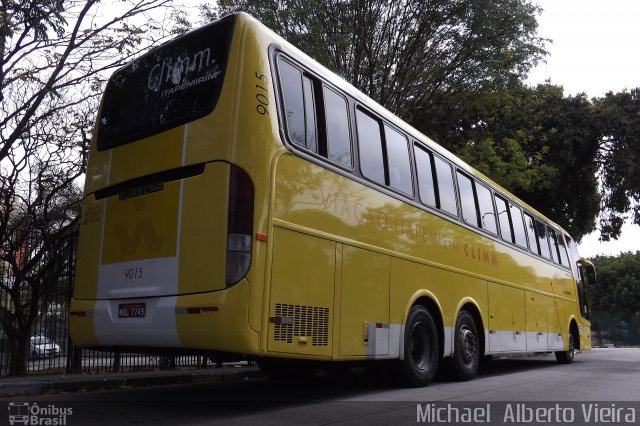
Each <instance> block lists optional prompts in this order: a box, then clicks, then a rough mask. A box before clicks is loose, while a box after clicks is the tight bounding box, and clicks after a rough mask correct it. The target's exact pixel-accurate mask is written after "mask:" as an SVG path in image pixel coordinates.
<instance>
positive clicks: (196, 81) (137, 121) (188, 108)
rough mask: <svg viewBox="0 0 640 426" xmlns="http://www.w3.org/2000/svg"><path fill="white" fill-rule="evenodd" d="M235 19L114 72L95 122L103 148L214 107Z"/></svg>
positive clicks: (170, 45) (220, 85)
mask: <svg viewBox="0 0 640 426" xmlns="http://www.w3.org/2000/svg"><path fill="white" fill-rule="evenodd" d="M233 23H234V18H233V17H232V16H230V17H229V18H227V19H223V20H221V21H218V22H216V23H213V24H210V25H207V26H205V27H202V28H200V29H197V30H195V31H191V32H189V33H187V34H185V35H184V36H182V37H179V38H177V39H175V40H174V41H171V42H169V43H166V44H164V45H162V46H160V47H158V48H156V49H153V50H151V51H150V52H148V53H146V54H145V55H143V56H141V57H140V58H138V59H136V60H134V61H133V62H131V63H129V64H128V65H126V66H125V67H123V68H121V69H119V70H118V71H116V72H115V73H114V74H113V75H112V76H111V78H110V79H109V82H108V83H107V87H106V89H105V94H104V98H103V102H102V109H101V112H100V117H99V120H98V135H97V146H98V150H100V151H102V150H105V149H109V148H114V147H117V146H120V145H124V144H126V143H129V142H132V141H135V140H138V139H141V138H144V137H148V136H151V135H153V134H156V133H159V132H162V131H164V130H167V129H170V128H172V127H176V126H179V125H181V124H184V123H186V122H189V121H192V120H195V119H198V118H201V117H204V116H205V115H207V114H209V113H210V112H211V111H213V109H214V108H215V105H216V102H217V100H218V96H219V94H220V90H221V88H222V80H223V78H224V72H225V68H226V63H227V56H228V51H229V45H230V43H231V35H232V31H233Z"/></svg>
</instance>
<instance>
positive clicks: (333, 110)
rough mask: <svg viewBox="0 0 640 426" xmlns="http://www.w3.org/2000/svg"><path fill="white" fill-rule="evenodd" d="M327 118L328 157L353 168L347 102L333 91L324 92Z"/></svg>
mask: <svg viewBox="0 0 640 426" xmlns="http://www.w3.org/2000/svg"><path fill="white" fill-rule="evenodd" d="M324 108H325V113H326V117H327V156H328V158H329V159H330V160H333V161H336V162H338V163H341V164H344V165H345V166H351V164H352V163H351V140H350V133H349V114H348V112H347V101H346V100H345V99H344V98H343V97H342V96H340V95H338V94H337V93H336V92H334V91H333V90H331V89H328V88H325V90H324Z"/></svg>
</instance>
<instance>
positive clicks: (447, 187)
mask: <svg viewBox="0 0 640 426" xmlns="http://www.w3.org/2000/svg"><path fill="white" fill-rule="evenodd" d="M434 163H435V166H436V178H437V187H438V201H439V203H440V205H439V206H438V207H439V208H440V209H441V210H444V211H445V212H447V213H450V214H452V215H454V216H458V203H457V202H456V190H455V187H454V185H453V174H452V170H451V166H450V165H449V164H448V163H446V162H445V161H444V160H441V159H440V158H438V157H434Z"/></svg>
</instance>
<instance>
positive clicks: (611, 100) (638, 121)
mask: <svg viewBox="0 0 640 426" xmlns="http://www.w3.org/2000/svg"><path fill="white" fill-rule="evenodd" d="M595 108H596V110H597V119H598V126H599V129H600V132H601V134H600V142H601V145H600V152H599V157H598V160H599V163H600V165H601V181H602V190H603V193H604V194H603V195H604V199H603V215H602V216H601V218H600V229H601V235H602V239H604V240H609V238H617V237H618V236H619V235H620V227H621V226H622V223H623V222H624V219H625V218H626V216H627V214H628V213H629V212H631V217H632V219H633V223H635V224H637V225H640V173H638V164H640V88H636V89H633V90H631V91H629V92H627V91H624V92H621V93H616V94H614V93H611V92H610V93H607V94H606V95H605V96H604V97H603V98H601V99H597V100H595Z"/></svg>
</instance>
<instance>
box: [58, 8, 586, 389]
mask: <svg viewBox="0 0 640 426" xmlns="http://www.w3.org/2000/svg"><path fill="white" fill-rule="evenodd" d="M592 272H593V268H592V266H591V265H590V264H589V263H588V262H586V261H583V260H582V261H581V260H580V259H579V257H578V254H577V251H576V245H575V243H574V242H573V240H572V239H571V238H570V237H569V236H568V235H567V233H566V232H565V231H564V230H563V229H561V228H560V227H559V226H558V225H556V224H555V223H553V222H551V221H550V220H549V219H547V218H545V217H544V216H543V215H541V214H540V213H538V212H537V211H536V210H534V209H533V208H531V207H530V206H528V205H526V204H525V203H523V202H522V201H520V200H519V199H517V198H516V197H515V196H513V195H512V194H510V193H509V192H508V191H506V190H505V189H503V188H501V187H500V186H498V185H496V184H495V183H493V182H492V181H491V180H490V179H488V178H487V177H486V176H483V175H482V174H480V173H479V172H477V171H476V170H474V169H473V168H472V167H470V166H469V165H467V164H465V163H464V162H463V161H461V160H460V159H458V158H457V157H456V156H454V155H453V154H451V153H450V152H448V151H447V150H445V149H443V148H442V147H440V146H439V145H437V144H436V143H435V142H433V141H432V140H430V139H429V138H428V137H426V136H424V135H422V134H420V133H419V132H418V131H416V130H415V129H413V128H412V127H410V126H409V125H407V124H406V123H405V122H403V121H402V120H400V119H398V118H397V117H395V116H394V115H393V114H391V113H390V112H389V111H387V110H385V109H384V108H383V107H381V106H380V105H378V104H377V103H376V102H374V101H372V100H371V99H370V98H368V97H367V96H365V95H364V94H362V93H361V92H360V91H358V90H357V89H355V88H354V87H353V86H351V85H350V84H348V83H347V82H345V81H344V80H342V79H341V78H339V77H338V76H336V75H335V74H333V73H332V72H330V71H328V70H327V69H326V68H324V67H322V66H321V65H319V64H318V63H317V62H315V61H314V60H312V59H311V58H309V57H308V56H306V55H305V54H304V53H302V52H301V51H300V50H298V49H297V48H295V47H294V46H292V45H290V44H289V43H287V42H286V41H285V40H284V39H282V38H280V37H278V36H277V35H276V34H274V33H273V32H272V31H270V30H269V29H268V28H266V27H265V26H263V25H262V24H260V23H259V22H257V21H256V20H255V19H253V18H252V17H250V16H249V15H247V14H244V13H239V14H236V15H231V16H228V17H225V18H223V19H221V20H219V21H216V22H214V23H211V24H209V25H207V26H204V27H202V28H200V29H197V30H194V31H191V32H189V33H187V34H185V35H183V36H180V37H178V38H176V39H175V40H173V41H171V42H169V43H166V44H164V45H162V46H159V47H157V48H155V49H153V50H151V51H149V52H148V53H146V54H145V55H143V56H141V57H140V58H138V59H136V60H134V61H133V62H131V63H130V64H129V65H127V66H125V67H123V68H122V69H120V70H118V71H117V72H115V73H114V74H113V76H112V77H111V79H110V80H109V82H108V84H107V87H106V89H105V93H104V96H103V99H102V103H101V107H100V111H99V114H98V119H97V122H96V129H95V134H94V138H93V141H92V145H91V151H90V156H89V164H88V170H87V178H86V187H85V196H84V204H83V209H82V220H81V228H80V242H79V256H78V261H77V273H76V282H75V289H74V293H73V300H72V303H71V308H70V314H71V322H70V332H71V336H72V338H73V341H74V342H75V344H76V345H78V346H81V347H91V348H111V349H118V350H129V351H130V350H147V351H169V350H188V351H195V350H201V351H211V352H223V353H230V354H247V355H251V356H255V357H256V359H257V360H258V362H259V364H260V366H261V367H262V368H264V369H265V370H267V371H268V372H270V373H273V374H277V373H283V372H287V371H288V372H293V371H295V372H299V371H302V370H304V371H309V370H313V369H314V368H316V367H317V366H318V365H322V363H328V362H329V361H331V362H336V363H337V362H343V363H345V364H348V363H349V362H363V361H367V364H369V365H371V364H373V365H376V366H380V365H384V366H385V368H387V367H388V368H390V369H393V371H394V372H395V374H397V376H398V377H401V378H403V379H404V381H405V382H406V383H408V384H410V385H414V386H422V385H426V384H427V383H429V382H430V381H431V380H432V378H433V377H434V374H435V372H436V369H437V368H438V365H439V364H440V365H445V366H446V367H447V368H448V369H450V370H451V371H452V372H453V373H454V374H455V375H457V376H458V377H459V378H461V379H471V378H472V377H473V376H474V375H475V374H476V371H477V368H478V364H479V361H480V359H481V357H482V356H485V355H491V354H505V353H519V352H555V353H556V356H557V358H558V360H559V361H560V362H565V363H568V362H571V361H573V357H574V352H575V351H576V350H578V349H580V350H582V349H589V348H590V336H589V335H590V322H589V320H588V308H587V301H586V289H585V285H586V278H582V276H583V275H585V276H586V275H588V276H591V275H593V274H592ZM380 360H390V361H388V362H384V363H376V362H375V361H380ZM442 360H445V361H446V363H441V362H440V361H442ZM370 361H371V362H370ZM345 364H342V365H345ZM331 365H336V364H331ZM338 365H339V364H338Z"/></svg>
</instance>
